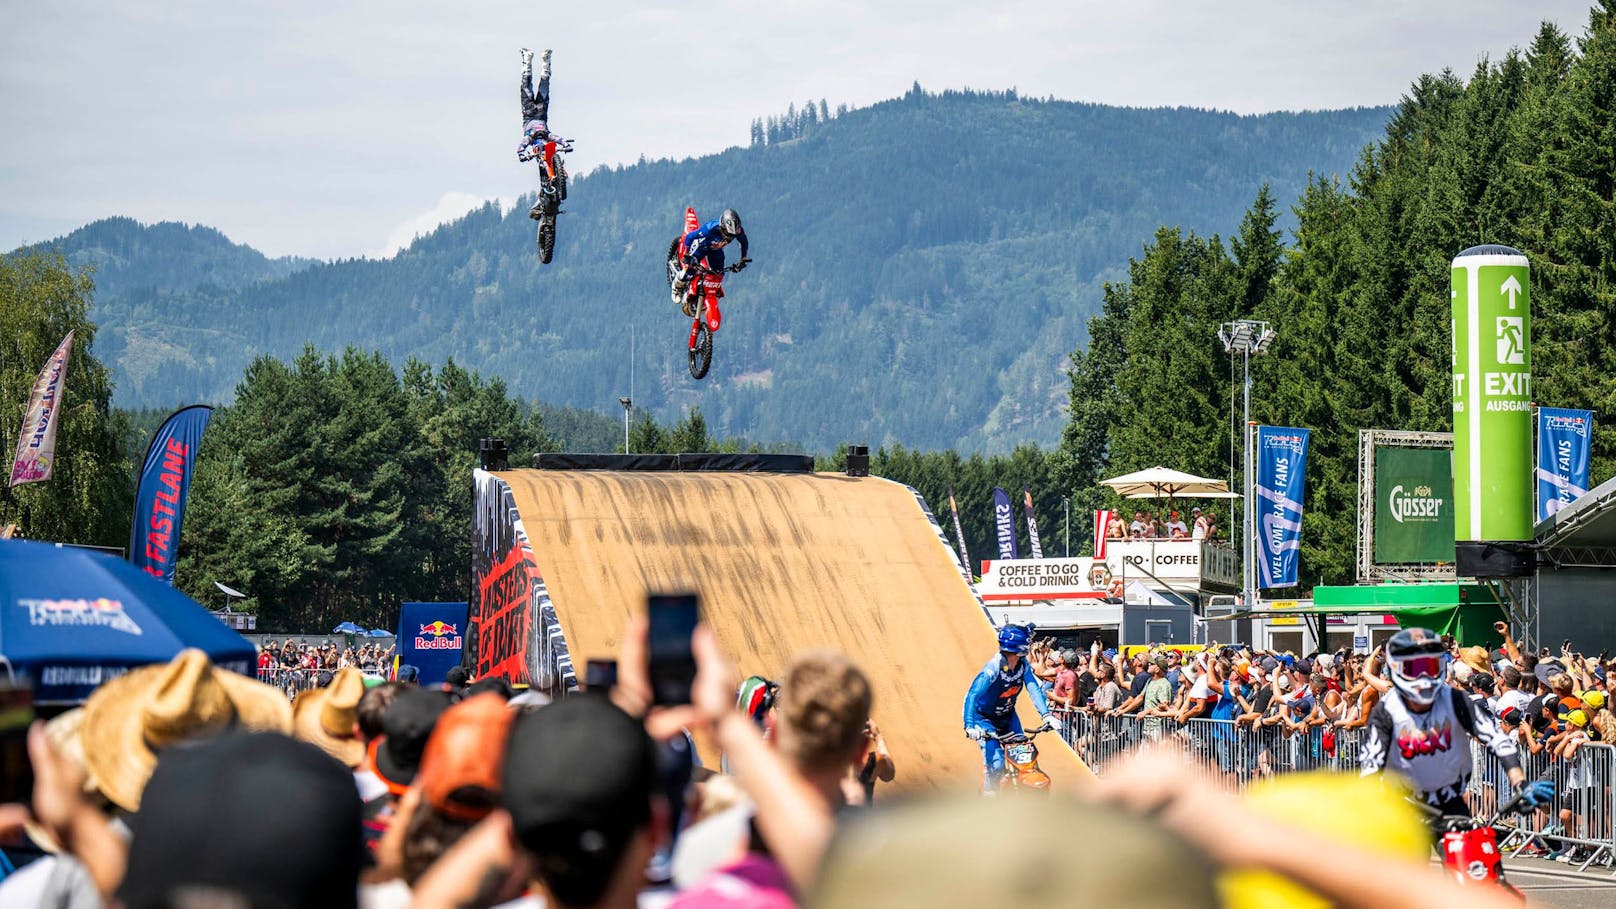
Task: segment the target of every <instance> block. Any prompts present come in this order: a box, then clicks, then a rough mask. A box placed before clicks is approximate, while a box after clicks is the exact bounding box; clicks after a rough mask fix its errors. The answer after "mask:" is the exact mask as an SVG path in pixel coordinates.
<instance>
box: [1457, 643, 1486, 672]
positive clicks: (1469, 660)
mask: <svg viewBox="0 0 1616 909" xmlns="http://www.w3.org/2000/svg"><path fill="white" fill-rule="evenodd" d="M1459 659H1460V661H1462V662H1463V663H1464V664H1465V665H1466V666H1469V667H1470V668H1471V669H1474V670H1475V671H1476V672H1492V670H1493V667H1492V664H1491V663H1489V662H1488V661H1487V648H1485V647H1461V648H1459Z"/></svg>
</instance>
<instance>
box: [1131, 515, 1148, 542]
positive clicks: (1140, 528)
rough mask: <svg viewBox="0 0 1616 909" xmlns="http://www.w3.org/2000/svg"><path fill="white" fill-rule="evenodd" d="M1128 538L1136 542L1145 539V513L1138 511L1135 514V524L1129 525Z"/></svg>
mask: <svg viewBox="0 0 1616 909" xmlns="http://www.w3.org/2000/svg"><path fill="white" fill-rule="evenodd" d="M1128 536H1129V537H1132V538H1133V539H1135V540H1143V539H1144V538H1145V513H1144V512H1142V511H1136V512H1134V513H1133V523H1132V524H1129V525H1128Z"/></svg>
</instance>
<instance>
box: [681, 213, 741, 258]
mask: <svg viewBox="0 0 1616 909" xmlns="http://www.w3.org/2000/svg"><path fill="white" fill-rule="evenodd" d="M735 239H736V240H737V241H739V242H740V244H741V258H743V259H744V258H746V248H747V243H746V231H745V230H742V231H741V232H740V233H738V234H736V235H735ZM728 242H729V238H728V237H725V236H724V231H723V228H722V227H720V226H719V223H718V220H717V219H714V220H712V221H708V222H707V223H706V224H703V225H702V226H700V227H698V228H696V229H695V230H693V231H691V232H690V233H688V234H685V261H686V262H699V261H701V260H702V259H704V258H706V257H707V255H708V253H711V252H716V251H718V250H722V249H723V247H724V244H725V243H728ZM720 256H722V253H720ZM719 262H720V263H722V262H723V259H722V258H720V259H719ZM711 267H713V268H722V267H723V265H722V264H716V265H712V266H711Z"/></svg>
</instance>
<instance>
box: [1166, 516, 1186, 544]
mask: <svg viewBox="0 0 1616 909" xmlns="http://www.w3.org/2000/svg"><path fill="white" fill-rule="evenodd" d="M1167 538H1168V539H1169V540H1187V539H1189V538H1190V529H1189V528H1188V527H1186V526H1184V522H1183V521H1182V520H1180V519H1179V517H1178V512H1176V511H1169V512H1168V513H1167Z"/></svg>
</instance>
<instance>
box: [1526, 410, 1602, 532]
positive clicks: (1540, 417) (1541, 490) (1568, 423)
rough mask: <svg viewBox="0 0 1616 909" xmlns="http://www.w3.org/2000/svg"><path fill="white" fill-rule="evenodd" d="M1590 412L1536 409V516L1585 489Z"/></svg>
mask: <svg viewBox="0 0 1616 909" xmlns="http://www.w3.org/2000/svg"><path fill="white" fill-rule="evenodd" d="M1593 428H1594V412H1593V411H1591V410H1566V409H1564V408H1560V407H1539V408H1538V409H1537V519H1538V520H1539V521H1541V520H1543V519H1544V518H1547V517H1548V516H1549V515H1551V514H1554V513H1555V512H1557V511H1559V510H1560V509H1562V508H1564V507H1565V506H1567V505H1569V504H1571V503H1572V502H1574V501H1576V499H1577V498H1578V497H1579V496H1582V495H1585V494H1586V493H1587V492H1588V460H1589V454H1590V453H1591V451H1592V449H1593V445H1592V438H1593Z"/></svg>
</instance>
